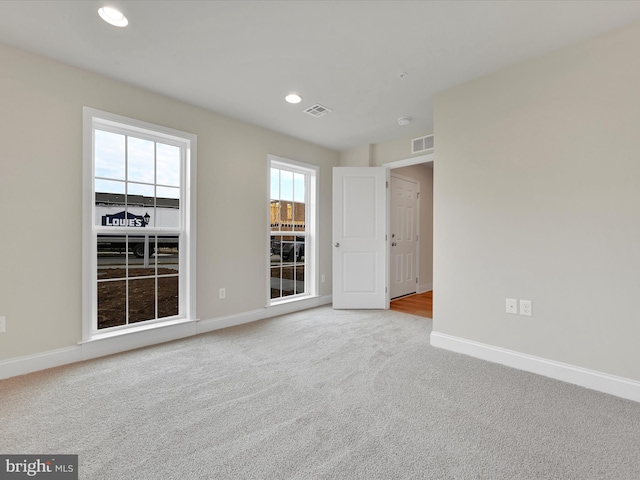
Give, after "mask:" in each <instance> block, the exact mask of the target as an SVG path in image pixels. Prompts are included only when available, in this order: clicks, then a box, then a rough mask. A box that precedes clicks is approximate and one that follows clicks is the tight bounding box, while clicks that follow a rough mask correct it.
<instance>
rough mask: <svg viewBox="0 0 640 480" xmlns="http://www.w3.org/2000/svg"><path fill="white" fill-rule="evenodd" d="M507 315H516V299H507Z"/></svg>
mask: <svg viewBox="0 0 640 480" xmlns="http://www.w3.org/2000/svg"><path fill="white" fill-rule="evenodd" d="M507 313H510V314H512V315H517V314H518V299H517V298H507Z"/></svg>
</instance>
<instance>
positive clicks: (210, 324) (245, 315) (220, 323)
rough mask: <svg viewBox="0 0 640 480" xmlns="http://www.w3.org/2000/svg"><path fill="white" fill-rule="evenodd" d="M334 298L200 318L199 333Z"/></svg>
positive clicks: (272, 315)
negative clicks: (205, 318)
mask: <svg viewBox="0 0 640 480" xmlns="http://www.w3.org/2000/svg"><path fill="white" fill-rule="evenodd" d="M332 298H333V297H332V296H331V295H325V296H322V297H313V298H309V299H306V300H298V301H295V302H288V303H281V304H279V305H273V306H270V307H265V308H261V309H259V310H251V311H249V312H242V313H238V314H235V315H227V316H225V317H216V318H211V319H208V320H200V321H199V322H198V333H205V332H211V331H213V330H219V329H221V328H227V327H235V326H236V325H243V324H245V323H250V322H255V321H257V320H264V319H265V318H271V317H275V316H278V315H284V314H286V313H293V312H299V311H300V310H307V309H309V308H314V307H319V306H320V305H326V304H329V303H331V302H332Z"/></svg>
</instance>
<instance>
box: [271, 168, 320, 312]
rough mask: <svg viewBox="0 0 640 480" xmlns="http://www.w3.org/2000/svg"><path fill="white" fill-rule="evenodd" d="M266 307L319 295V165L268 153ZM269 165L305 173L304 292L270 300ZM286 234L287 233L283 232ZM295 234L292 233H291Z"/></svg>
mask: <svg viewBox="0 0 640 480" xmlns="http://www.w3.org/2000/svg"><path fill="white" fill-rule="evenodd" d="M267 163H268V168H267V172H268V173H267V182H268V183H267V186H268V187H267V202H266V203H267V208H266V210H267V229H268V230H267V238H268V240H267V279H266V280H267V282H266V283H267V293H266V298H267V303H266V305H267V306H274V305H280V304H283V303H289V302H295V301H300V300H305V299H309V298H312V297H317V296H318V280H319V278H318V268H317V266H318V248H317V238H318V232H317V229H318V178H319V172H320V168H319V167H318V166H316V165H311V164H308V163H303V162H297V161H295V160H290V159H288V158H283V157H279V156H277V155H267ZM271 168H279V169H284V170H289V171H292V172H295V173H301V174H303V175H304V176H305V225H306V230H307V233H306V240H305V256H304V265H305V275H304V278H305V293H301V294H297V295H290V296H287V297H279V298H274V299H271V252H270V250H271V249H270V245H271ZM283 233H284V234H287V233H288V232H283ZM291 233H292V234H293V235H295V232H291Z"/></svg>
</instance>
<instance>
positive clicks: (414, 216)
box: [390, 175, 419, 298]
mask: <svg viewBox="0 0 640 480" xmlns="http://www.w3.org/2000/svg"><path fill="white" fill-rule="evenodd" d="M418 189H419V186H418V183H417V182H416V181H415V180H410V179H408V178H402V177H400V176H395V175H392V176H391V193H390V196H391V212H393V213H392V215H391V218H390V224H391V229H390V232H391V247H390V249H391V258H392V262H393V266H392V271H394V272H395V275H393V277H392V279H391V286H390V287H391V288H390V289H391V298H396V297H401V296H403V295H408V294H411V293H415V292H416V279H417V272H416V263H417V258H418V257H417V255H418V254H417V248H418V237H417V225H418Z"/></svg>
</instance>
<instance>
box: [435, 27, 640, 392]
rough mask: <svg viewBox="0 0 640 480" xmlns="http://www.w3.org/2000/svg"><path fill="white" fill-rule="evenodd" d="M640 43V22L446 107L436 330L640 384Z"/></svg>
mask: <svg viewBox="0 0 640 480" xmlns="http://www.w3.org/2000/svg"><path fill="white" fill-rule="evenodd" d="M638 45H640V24H635V25H634V26H632V27H629V28H626V29H623V30H620V31H617V32H613V33H610V34H607V35H605V36H602V37H600V38H597V39H594V40H591V41H587V42H583V43H580V44H577V45H575V46H571V47H569V48H565V49H562V50H559V51H555V52H553V53H550V54H547V55H544V56H541V57H538V58H535V59H532V60H530V61H526V62H524V63H520V64H518V65H515V66H513V67H511V68H508V69H505V70H502V71H499V72H497V73H495V74H492V75H489V76H486V77H484V78H480V79H477V80H475V81H472V82H469V83H466V84H463V85H460V86H457V87H455V88H452V89H450V90H447V91H445V92H443V93H441V94H439V95H437V96H436V98H435V107H434V113H435V138H436V155H437V165H436V171H437V174H436V175H435V185H434V212H435V218H434V234H435V237H434V288H435V291H437V299H436V302H435V304H434V309H435V310H434V331H436V332H440V333H444V334H449V335H453V336H457V337H461V338H464V339H469V340H474V341H477V342H482V343H485V344H489V345H495V346H498V347H503V348H506V349H510V350H515V351H518V352H523V353H526V354H531V355H535V356H539V357H543V358H547V359H551V360H554V361H559V362H565V363H568V364H571V365H576V366H579V367H584V368H588V369H593V370H597V371H600V372H604V373H608V374H613V375H619V376H621V377H626V378H630V379H634V380H640V348H639V346H638V340H639V339H640V314H639V313H638V309H637V300H636V299H637V297H638V292H640V274H639V273H638V272H640V255H639V254H638V251H639V245H640V188H639V185H640V161H639V158H640V157H639V155H640V134H639V132H640V114H639V111H640V110H639V108H638V106H639V105H640V62H638ZM506 297H512V298H517V299H527V300H532V301H533V317H524V316H514V315H508V314H506V313H505V298H506Z"/></svg>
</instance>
